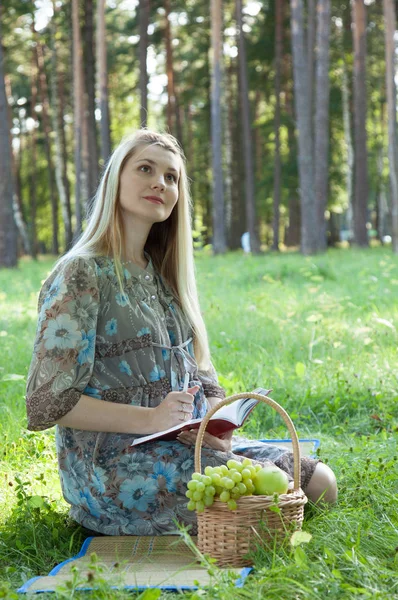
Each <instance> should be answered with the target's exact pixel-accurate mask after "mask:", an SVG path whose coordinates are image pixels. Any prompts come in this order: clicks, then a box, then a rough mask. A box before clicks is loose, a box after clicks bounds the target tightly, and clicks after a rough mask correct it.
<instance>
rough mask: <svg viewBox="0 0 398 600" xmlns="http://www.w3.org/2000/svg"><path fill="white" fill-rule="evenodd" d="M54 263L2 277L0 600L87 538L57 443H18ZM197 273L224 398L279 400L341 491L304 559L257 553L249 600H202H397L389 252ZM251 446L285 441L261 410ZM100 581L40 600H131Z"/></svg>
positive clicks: (47, 439)
mask: <svg viewBox="0 0 398 600" xmlns="http://www.w3.org/2000/svg"><path fill="white" fill-rule="evenodd" d="M52 263H53V260H50V259H45V260H40V261H39V262H38V263H36V264H35V263H33V262H31V261H29V260H23V261H21V263H20V267H19V269H15V270H13V271H5V270H3V271H0V348H1V353H0V435H1V440H2V444H1V453H0V460H1V463H0V482H1V483H0V580H2V581H3V583H2V584H1V583H0V598H1V597H4V598H12V597H13V590H15V589H16V588H17V587H19V586H20V585H21V584H22V583H23V582H24V581H26V580H27V579H29V578H30V577H33V576H35V575H40V574H47V573H48V572H49V570H50V569H51V568H53V566H55V565H56V564H57V563H59V562H61V561H62V560H64V559H65V558H67V557H69V556H71V555H72V554H74V553H76V552H77V551H78V549H79V548H80V546H81V543H82V541H83V539H84V536H83V534H82V533H81V530H80V528H79V527H78V526H77V525H75V524H74V523H73V522H71V521H70V520H69V518H68V516H67V504H66V503H65V502H64V500H63V499H62V495H61V490H60V486H59V481H58V475H57V469H56V456H55V450H54V431H53V430H47V431H45V432H42V433H31V432H28V431H27V430H26V417H25V404H24V390H25V377H26V373H27V369H28V365H29V362H30V356H31V351H32V343H33V338H34V334H35V327H36V302H37V293H38V290H39V288H40V282H41V281H42V280H43V279H44V278H45V276H46V273H47V272H48V271H49V269H50V268H51V265H52ZM196 265H197V276H198V287H199V293H200V297H201V303H202V310H203V312H204V317H205V320H206V324H207V327H208V332H209V338H210V341H211V347H212V351H213V360H214V363H215V366H216V368H217V371H218V373H219V378H220V382H221V384H222V385H223V386H224V387H225V388H226V390H227V393H228V394H232V393H237V392H240V391H246V390H250V389H252V388H254V387H256V386H258V385H261V386H264V387H265V386H268V385H269V386H270V387H272V388H273V390H274V392H273V394H272V397H273V398H274V399H275V400H276V401H277V402H279V403H280V404H282V406H284V408H285V409H286V410H287V411H288V413H289V414H290V416H291V417H292V419H293V421H294V423H295V426H296V429H297V432H298V434H299V436H300V437H309V436H314V437H320V438H321V441H322V446H321V453H320V456H321V458H322V459H323V460H324V461H325V462H328V464H329V465H330V466H331V467H332V468H333V470H334V471H335V473H336V476H337V479H338V484H339V492H340V494H339V500H338V503H337V504H336V505H335V506H334V507H333V508H331V509H330V510H322V509H320V508H319V507H316V506H314V505H312V506H310V507H308V508H307V509H306V516H305V522H304V526H303V529H304V531H306V532H309V533H310V534H311V535H312V538H311V540H310V542H309V543H308V544H303V545H302V546H300V547H299V550H297V549H296V551H295V550H294V549H293V548H291V547H290V546H289V544H286V545H284V546H283V547H280V548H278V549H276V550H275V551H267V550H265V549H259V551H258V552H257V554H256V556H255V566H256V572H255V575H253V576H251V577H249V578H248V580H247V583H246V584H245V586H244V587H243V588H242V589H236V588H234V587H233V580H232V578H231V577H228V576H224V575H223V576H221V577H219V576H218V575H217V572H216V581H215V585H214V586H213V589H212V590H211V591H208V592H207V593H206V597H207V598H214V599H216V598H238V599H242V600H243V599H245V598H250V599H260V598H267V599H271V598H272V599H275V600H289V599H296V598H299V599H301V598H310V599H312V598H314V599H315V598H317V599H319V598H322V599H323V598H328V599H329V598H331V599H335V598H344V599H346V598H356V599H358V598H361V599H362V598H372V599H373V598H382V599H387V598H388V599H391V598H398V459H397V455H398V444H397V437H398V409H397V399H398V382H397V371H396V358H397V331H396V327H398V304H397V301H396V296H397V292H398V257H395V256H393V255H392V254H391V253H390V251H389V250H386V249H383V248H373V249H369V250H330V251H329V252H328V253H327V254H326V255H323V256H318V257H315V258H314V257H312V258H304V257H302V256H300V255H298V254H281V255H274V254H267V255H264V256H261V257H252V256H245V255H243V254H242V253H241V252H237V253H230V254H228V255H227V256H218V257H211V256H207V255H206V254H200V255H198V256H197V259H196ZM10 375H14V376H16V375H17V376H22V378H21V379H19V378H15V377H14V378H9V377H7V376H10ZM245 432H246V433H247V434H248V435H250V436H253V437H284V436H285V435H286V429H285V427H284V425H283V424H282V422H281V419H280V417H279V416H278V415H277V414H276V413H273V412H272V411H271V410H270V409H268V408H266V407H265V406H263V405H261V406H259V407H257V408H256V409H255V411H254V413H253V414H252V416H251V418H250V419H249V421H248V422H247V424H246V428H245ZM94 571H95V569H94ZM97 571H98V572H96V574H95V577H96V578H97V582H98V585H99V590H98V591H97V592H93V593H91V594H87V593H85V594H84V593H80V594H79V593H75V592H74V591H73V584H72V583H71V586H72V588H71V589H69V590H64V591H62V590H60V591H59V593H57V594H48V595H46V594H44V595H41V598H43V599H44V598H58V597H59V598H61V597H62V598H73V597H82V598H83V597H88V595H89V597H91V598H127V597H131V596H132V594H131V593H130V594H128V593H127V592H123V591H121V592H116V591H111V590H109V588H108V587H107V584H106V582H105V581H103V578H102V577H101V572H100V569H99V568H98V569H97ZM201 596H202V593H201V592H196V593H192V594H190V593H188V594H186V597H187V598H188V599H199V597H201ZM143 597H145V596H143ZM150 597H152V596H149V595H147V596H146V600H149V598H150ZM153 597H156V596H153ZM161 597H162V598H166V597H167V598H174V597H177V595H174V594H170V593H168V594H166V593H164V594H162V596H161Z"/></svg>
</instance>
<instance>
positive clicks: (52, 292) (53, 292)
mask: <svg viewBox="0 0 398 600" xmlns="http://www.w3.org/2000/svg"><path fill="white" fill-rule="evenodd" d="M66 292H67V288H66V284H65V277H64V276H63V275H62V274H59V275H57V277H56V278H55V279H54V281H53V282H52V284H51V287H50V289H49V290H48V292H47V294H46V298H45V300H44V302H43V305H42V308H41V311H42V313H43V314H44V311H45V310H47V308H50V307H51V306H52V305H53V304H54V302H56V301H57V300H61V298H62V296H63V295H64V294H66Z"/></svg>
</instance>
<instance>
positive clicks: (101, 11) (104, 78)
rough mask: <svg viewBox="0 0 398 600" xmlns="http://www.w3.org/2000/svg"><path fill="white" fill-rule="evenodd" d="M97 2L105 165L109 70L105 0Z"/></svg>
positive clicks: (108, 137) (108, 135)
mask: <svg viewBox="0 0 398 600" xmlns="http://www.w3.org/2000/svg"><path fill="white" fill-rule="evenodd" d="M97 1H98V4H97V65H98V66H97V77H98V88H99V92H100V109H101V157H102V161H103V164H104V165H105V164H106V161H107V160H108V158H109V156H110V154H111V147H112V145H111V131H110V118H109V100H108V70H107V63H106V29H105V0H97ZM148 1H149V0H148Z"/></svg>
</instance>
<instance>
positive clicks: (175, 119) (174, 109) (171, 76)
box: [164, 0, 182, 142]
mask: <svg viewBox="0 0 398 600" xmlns="http://www.w3.org/2000/svg"><path fill="white" fill-rule="evenodd" d="M164 8H165V11H166V15H165V41H166V71H167V127H168V129H169V132H170V133H171V134H173V135H174V136H175V137H176V138H177V139H178V140H179V141H180V142H181V140H182V133H181V123H180V116H179V107H178V101H177V94H176V89H175V88H176V86H175V72H174V63H173V47H172V45H171V40H172V35H171V26H170V18H169V15H170V0H165V2H164Z"/></svg>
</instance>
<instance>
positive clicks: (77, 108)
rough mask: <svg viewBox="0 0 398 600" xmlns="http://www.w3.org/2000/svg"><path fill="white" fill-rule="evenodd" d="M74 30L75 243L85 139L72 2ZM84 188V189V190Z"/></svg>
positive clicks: (74, 2)
mask: <svg viewBox="0 0 398 600" xmlns="http://www.w3.org/2000/svg"><path fill="white" fill-rule="evenodd" d="M72 30H73V100H74V102H73V117H74V134H75V203H76V204H75V215H76V227H75V233H74V241H76V239H77V238H78V237H79V236H80V234H81V232H82V225H83V218H82V206H81V196H82V192H83V189H84V184H83V186H82V183H83V177H84V175H83V161H82V137H83V73H82V45H81V38H80V24H79V1H78V0H72ZM82 188H83V189H82Z"/></svg>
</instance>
